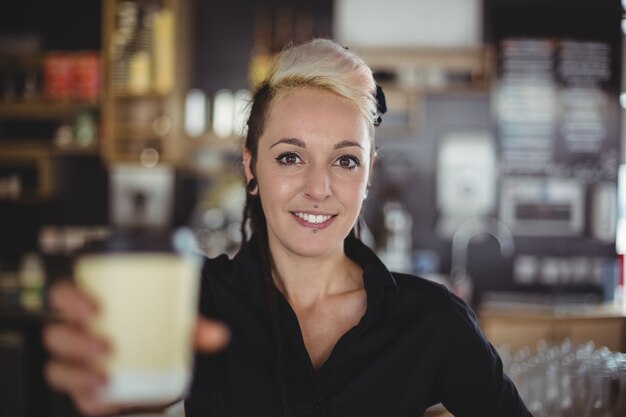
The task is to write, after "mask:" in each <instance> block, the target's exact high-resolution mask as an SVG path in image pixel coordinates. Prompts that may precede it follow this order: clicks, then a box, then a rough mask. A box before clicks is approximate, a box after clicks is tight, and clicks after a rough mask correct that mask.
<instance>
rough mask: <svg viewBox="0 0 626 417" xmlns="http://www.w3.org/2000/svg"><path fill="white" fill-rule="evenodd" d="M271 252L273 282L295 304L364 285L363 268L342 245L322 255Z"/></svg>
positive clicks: (303, 304)
mask: <svg viewBox="0 0 626 417" xmlns="http://www.w3.org/2000/svg"><path fill="white" fill-rule="evenodd" d="M270 249H271V245H270ZM272 255H273V259H274V283H275V285H276V287H277V288H278V290H279V291H280V292H282V293H283V295H284V296H285V297H286V298H287V300H288V301H289V303H290V304H291V305H292V306H294V305H297V306H300V307H311V306H314V305H315V304H317V303H319V302H320V301H323V300H324V299H326V298H327V297H328V296H332V295H338V294H343V293H347V292H350V291H355V290H359V289H362V288H363V279H362V276H361V275H362V274H361V272H362V271H361V268H360V267H359V266H358V265H357V264H356V263H355V262H354V261H352V260H351V259H350V258H348V256H346V254H345V252H344V250H343V245H341V247H340V248H338V249H337V250H335V251H332V252H330V253H328V254H326V255H324V256H319V257H303V256H297V255H294V254H284V253H276V252H274V251H272Z"/></svg>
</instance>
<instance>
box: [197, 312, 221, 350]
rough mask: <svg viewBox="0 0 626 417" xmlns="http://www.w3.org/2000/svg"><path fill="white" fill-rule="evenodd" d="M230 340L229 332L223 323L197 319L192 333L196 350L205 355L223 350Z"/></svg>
mask: <svg viewBox="0 0 626 417" xmlns="http://www.w3.org/2000/svg"><path fill="white" fill-rule="evenodd" d="M229 340H230V331H229V330H228V327H226V326H225V325H224V324H223V323H220V322H218V321H215V320H207V319H203V318H199V319H198V321H197V323H196V328H195V333H194V343H195V345H196V348H197V349H198V350H200V351H202V352H205V353H213V352H217V351H218V350H220V349H222V348H224V346H226V345H227V344H228V341H229Z"/></svg>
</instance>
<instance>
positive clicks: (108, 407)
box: [74, 392, 125, 417]
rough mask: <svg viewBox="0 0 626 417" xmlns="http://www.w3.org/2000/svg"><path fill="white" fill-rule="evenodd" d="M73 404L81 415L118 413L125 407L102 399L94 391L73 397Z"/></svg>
mask: <svg viewBox="0 0 626 417" xmlns="http://www.w3.org/2000/svg"><path fill="white" fill-rule="evenodd" d="M74 404H75V405H76V408H77V409H78V411H79V412H80V413H81V415H83V416H94V417H95V416H110V415H115V414H119V413H120V412H122V411H124V409H125V407H124V406H122V405H117V404H109V403H106V402H104V401H102V400H101V399H100V397H99V396H98V394H97V393H95V392H92V393H86V394H83V395H80V396H77V397H75V398H74Z"/></svg>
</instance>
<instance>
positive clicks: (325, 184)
mask: <svg viewBox="0 0 626 417" xmlns="http://www.w3.org/2000/svg"><path fill="white" fill-rule="evenodd" d="M302 194H303V195H304V196H305V197H307V198H310V199H313V200H325V199H327V198H328V197H330V196H331V194H332V188H331V180H330V175H329V173H328V172H327V171H326V170H325V169H323V168H315V169H311V170H309V171H308V172H307V176H306V180H305V182H304V187H303V189H302Z"/></svg>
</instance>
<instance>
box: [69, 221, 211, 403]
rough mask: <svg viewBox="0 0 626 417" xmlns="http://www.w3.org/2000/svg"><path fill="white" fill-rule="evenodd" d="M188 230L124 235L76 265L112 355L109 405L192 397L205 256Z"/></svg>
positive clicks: (105, 394) (104, 395)
mask: <svg viewBox="0 0 626 417" xmlns="http://www.w3.org/2000/svg"><path fill="white" fill-rule="evenodd" d="M190 240H193V238H192V237H190V236H189V233H187V232H186V231H180V230H179V231H177V232H174V233H165V234H163V233H159V234H155V233H146V232H143V233H140V234H137V233H135V234H131V233H124V234H116V235H114V236H112V237H111V238H109V239H108V240H107V241H105V242H100V243H99V244H97V245H94V246H92V247H91V248H87V250H86V251H85V252H84V253H82V254H81V255H80V256H79V257H78V258H77V259H76V263H75V268H74V272H75V279H76V282H77V285H78V287H79V288H80V289H81V290H83V291H84V292H85V293H87V294H88V295H89V296H91V297H92V298H93V299H94V301H95V302H96V303H97V305H98V314H97V316H96V317H95V318H94V319H93V320H92V321H91V322H90V324H89V326H90V330H91V331H92V332H93V333H94V334H95V335H97V336H99V337H101V338H102V339H104V340H106V341H107V343H108V344H109V345H110V348H111V349H110V354H109V355H107V356H106V358H104V359H103V360H102V362H101V363H99V364H98V365H99V367H100V368H101V370H102V371H103V372H104V374H105V375H107V379H108V383H107V385H106V386H105V387H104V388H103V389H102V390H101V391H100V392H99V393H98V395H99V396H100V399H101V400H102V401H103V402H107V403H111V404H113V403H127V404H136V405H157V404H166V403H170V402H173V401H176V400H178V399H180V398H182V397H184V396H185V394H186V391H187V389H188V387H189V383H190V380H191V368H192V360H193V346H192V331H193V326H194V323H195V319H196V315H197V306H198V288H199V281H200V265H201V260H200V257H199V256H197V255H195V254H194V253H193V252H192V250H190V246H191V244H190Z"/></svg>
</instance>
